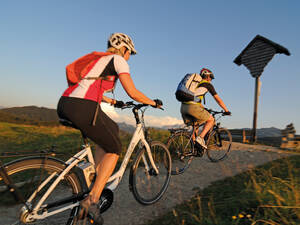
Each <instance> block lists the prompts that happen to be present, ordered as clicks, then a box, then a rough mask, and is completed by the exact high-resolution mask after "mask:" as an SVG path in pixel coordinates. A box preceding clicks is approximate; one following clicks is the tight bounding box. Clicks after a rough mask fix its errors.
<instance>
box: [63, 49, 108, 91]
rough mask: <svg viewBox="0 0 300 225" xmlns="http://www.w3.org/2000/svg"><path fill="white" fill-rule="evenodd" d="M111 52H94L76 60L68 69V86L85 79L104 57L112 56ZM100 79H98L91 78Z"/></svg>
mask: <svg viewBox="0 0 300 225" xmlns="http://www.w3.org/2000/svg"><path fill="white" fill-rule="evenodd" d="M111 54H112V53H109V52H92V53H89V54H87V55H84V56H82V57H80V58H79V59H76V60H75V61H74V62H72V63H71V64H69V65H67V67H66V76H67V81H68V85H69V86H72V85H75V84H76V83H78V82H79V81H80V80H82V79H84V76H85V75H86V74H87V73H88V72H89V71H90V70H91V69H92V68H93V66H94V65H95V64H96V63H97V62H98V60H99V59H100V58H101V57H102V56H106V55H111ZM89 79H98V77H94V78H92V77H91V78H89Z"/></svg>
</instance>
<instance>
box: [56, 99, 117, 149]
mask: <svg viewBox="0 0 300 225" xmlns="http://www.w3.org/2000/svg"><path fill="white" fill-rule="evenodd" d="M96 107H97V102H94V101H91V100H87V99H81V98H72V97H64V96H62V97H61V98H60V100H59V102H58V105H57V114H58V116H59V117H60V118H62V119H67V120H69V121H71V122H72V123H73V124H74V125H75V126H76V127H78V128H79V129H80V130H81V131H82V132H83V134H84V135H86V136H87V137H88V138H90V139H91V140H92V141H94V142H95V143H96V144H97V145H99V146H100V147H101V148H103V149H104V151H105V152H109V153H116V154H118V155H119V154H120V153H121V150H122V145H121V140H120V136H119V127H118V125H117V124H116V123H115V122H114V121H113V120H112V119H111V118H109V117H108V116H107V115H106V114H105V113H104V112H103V111H102V110H101V108H100V107H99V111H98V116H97V119H96V124H95V126H93V125H92V122H93V119H94V115H95V110H96Z"/></svg>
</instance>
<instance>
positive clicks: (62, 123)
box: [59, 119, 79, 130]
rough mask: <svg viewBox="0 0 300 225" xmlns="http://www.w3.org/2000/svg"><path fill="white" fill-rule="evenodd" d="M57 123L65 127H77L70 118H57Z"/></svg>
mask: <svg viewBox="0 0 300 225" xmlns="http://www.w3.org/2000/svg"><path fill="white" fill-rule="evenodd" d="M59 123H60V124H61V125H64V126H66V127H72V128H75V129H78V130H79V128H78V127H76V126H75V125H74V124H73V123H72V122H71V121H70V120H66V119H59Z"/></svg>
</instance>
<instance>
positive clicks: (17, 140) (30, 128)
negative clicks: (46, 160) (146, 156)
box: [0, 122, 131, 162]
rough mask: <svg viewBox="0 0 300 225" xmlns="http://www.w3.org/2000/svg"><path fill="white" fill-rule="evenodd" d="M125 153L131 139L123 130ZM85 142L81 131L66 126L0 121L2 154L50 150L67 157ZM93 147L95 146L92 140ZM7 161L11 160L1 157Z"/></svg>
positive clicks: (0, 150) (122, 137) (121, 134)
mask: <svg viewBox="0 0 300 225" xmlns="http://www.w3.org/2000/svg"><path fill="white" fill-rule="evenodd" d="M120 137H121V140H122V146H123V149H124V151H123V154H124V152H125V148H126V147H127V145H128V143H129V141H130V138H131V136H130V134H128V133H126V132H123V131H121V132H120ZM82 144H83V142H82V139H81V135H80V132H79V131H78V130H75V129H73V128H67V127H64V126H54V127H53V126H52V127H49V126H34V125H23V124H13V123H5V122H0V156H1V154H3V153H4V152H9V153H18V154H21V153H31V152H40V151H43V150H50V149H51V148H53V146H55V147H54V149H55V152H58V153H64V154H65V156H63V158H66V157H68V156H70V155H71V154H74V153H76V152H78V151H79V149H80V148H81V145H82ZM91 145H92V147H93V146H94V144H93V142H92V141H91ZM0 159H2V160H4V162H5V161H9V160H11V159H10V158H9V159H6V158H3V157H1V158H0Z"/></svg>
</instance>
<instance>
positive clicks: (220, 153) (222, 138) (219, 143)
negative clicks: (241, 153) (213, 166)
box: [206, 128, 232, 162]
mask: <svg viewBox="0 0 300 225" xmlns="http://www.w3.org/2000/svg"><path fill="white" fill-rule="evenodd" d="M231 143H232V137H231V133H230V132H229V131H228V130H227V129H226V128H218V129H216V130H213V131H212V133H211V134H210V136H209V138H208V142H207V151H206V153H207V157H208V158H209V159H210V160H211V161H212V162H218V161H220V160H223V159H225V158H226V157H227V155H228V153H229V151H230V148H231Z"/></svg>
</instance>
